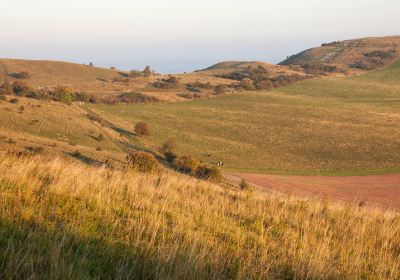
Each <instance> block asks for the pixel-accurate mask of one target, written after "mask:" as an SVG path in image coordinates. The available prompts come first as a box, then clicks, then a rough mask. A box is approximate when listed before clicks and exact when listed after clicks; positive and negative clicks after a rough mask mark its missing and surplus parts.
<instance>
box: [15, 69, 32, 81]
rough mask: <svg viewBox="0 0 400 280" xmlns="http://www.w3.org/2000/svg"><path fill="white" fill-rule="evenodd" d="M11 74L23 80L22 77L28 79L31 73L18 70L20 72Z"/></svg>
mask: <svg viewBox="0 0 400 280" xmlns="http://www.w3.org/2000/svg"><path fill="white" fill-rule="evenodd" d="M11 76H12V77H14V78H15V79H19V80H22V79H28V78H29V73H28V72H25V71H23V72H18V73H12V74H11Z"/></svg>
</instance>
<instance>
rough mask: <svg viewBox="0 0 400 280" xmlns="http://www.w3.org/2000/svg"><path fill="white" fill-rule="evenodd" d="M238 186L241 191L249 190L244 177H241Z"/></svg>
mask: <svg viewBox="0 0 400 280" xmlns="http://www.w3.org/2000/svg"><path fill="white" fill-rule="evenodd" d="M239 188H240V190H241V191H245V190H249V189H250V185H249V184H248V183H247V181H246V180H245V179H242V180H241V181H240V184H239Z"/></svg>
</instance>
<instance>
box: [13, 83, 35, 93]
mask: <svg viewBox="0 0 400 280" xmlns="http://www.w3.org/2000/svg"><path fill="white" fill-rule="evenodd" d="M12 90H13V92H14V94H15V95H18V96H23V95H25V94H27V93H28V92H29V91H30V90H31V88H30V87H29V86H28V85H27V83H25V82H23V81H15V82H14V83H13V84H12Z"/></svg>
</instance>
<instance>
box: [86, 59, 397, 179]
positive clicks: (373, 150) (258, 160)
mask: <svg viewBox="0 0 400 280" xmlns="http://www.w3.org/2000/svg"><path fill="white" fill-rule="evenodd" d="M399 74H400V62H397V63H394V64H393V65H391V66H390V67H388V68H386V69H381V70H376V71H373V72H370V73H368V74H366V75H362V76H355V77H349V78H342V77H326V78H318V79H312V80H307V81H304V82H300V83H297V84H294V85H291V86H288V87H282V88H279V89H276V90H273V91H270V92H255V93H254V92H243V93H237V94H228V95H224V96H218V97H215V98H212V99H209V100H195V101H191V102H184V103H172V104H147V105H136V104H133V105H126V104H118V105H112V106H110V105H93V106H90V107H89V108H90V109H93V110H95V111H96V112H98V113H100V114H101V115H103V116H106V118H108V119H111V120H113V121H114V122H116V123H118V124H120V125H121V126H122V127H124V128H125V129H128V128H129V127H132V126H133V125H134V123H136V122H138V121H145V122H146V123H148V124H149V125H150V127H151V131H152V133H151V135H150V136H149V137H147V138H145V139H141V141H142V143H144V145H147V146H151V147H154V148H156V147H159V146H161V145H162V143H163V142H164V141H166V140H167V139H170V138H172V139H174V140H175V141H176V142H177V143H178V151H179V152H180V153H182V154H192V155H194V156H196V157H199V158H201V159H202V160H203V161H206V162H211V163H212V162H217V161H222V162H224V163H225V170H226V171H239V172H258V173H281V174H304V175H315V174H321V175H351V174H359V175H364V174H379V173H382V174H383V173H395V172H398V171H399V170H400V148H399V147H400V114H399V112H400V81H399V78H398V77H399V76H400V75H399ZM206 153H210V154H211V155H212V157H211V158H208V157H206V156H204V154H206Z"/></svg>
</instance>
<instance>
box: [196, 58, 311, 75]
mask: <svg viewBox="0 0 400 280" xmlns="http://www.w3.org/2000/svg"><path fill="white" fill-rule="evenodd" d="M257 67H263V68H265V69H266V70H267V71H268V73H269V74H271V75H272V76H276V75H279V74H301V75H303V74H304V73H302V72H299V71H295V70H292V69H289V68H288V67H286V66H283V65H275V64H271V63H267V62H262V61H225V62H220V63H217V64H215V65H212V66H210V67H208V68H206V69H203V70H199V71H196V72H197V73H203V74H208V75H214V76H218V75H226V74H230V73H233V72H235V71H240V70H246V69H249V68H254V69H255V68H257Z"/></svg>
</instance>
